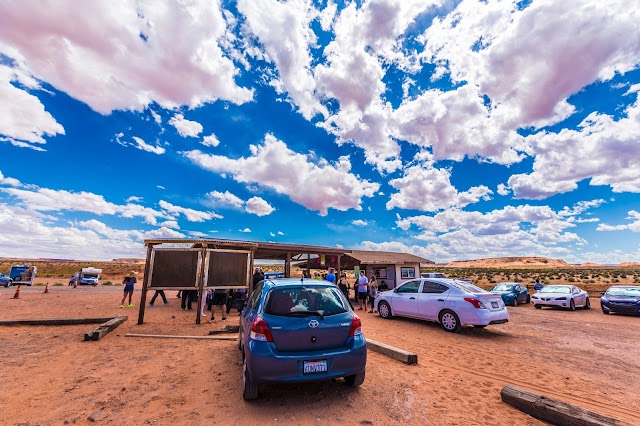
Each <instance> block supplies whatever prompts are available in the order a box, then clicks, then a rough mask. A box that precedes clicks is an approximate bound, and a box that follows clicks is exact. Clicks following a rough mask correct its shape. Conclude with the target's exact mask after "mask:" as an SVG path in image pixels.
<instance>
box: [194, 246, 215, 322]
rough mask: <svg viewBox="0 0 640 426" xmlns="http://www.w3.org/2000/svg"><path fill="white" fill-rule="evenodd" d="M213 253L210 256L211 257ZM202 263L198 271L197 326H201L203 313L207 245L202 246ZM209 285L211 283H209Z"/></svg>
mask: <svg viewBox="0 0 640 426" xmlns="http://www.w3.org/2000/svg"><path fill="white" fill-rule="evenodd" d="M212 254H213V253H211V254H209V255H210V256H211V255H212ZM201 256H202V261H201V262H200V270H199V271H198V307H197V311H196V324H200V314H201V313H202V298H203V297H205V296H204V274H205V269H206V265H205V264H206V262H205V260H206V258H207V243H204V244H202V251H201ZM207 285H209V283H207ZM211 309H212V310H211V313H213V308H211Z"/></svg>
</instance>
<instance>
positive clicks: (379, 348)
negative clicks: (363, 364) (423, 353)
mask: <svg viewBox="0 0 640 426" xmlns="http://www.w3.org/2000/svg"><path fill="white" fill-rule="evenodd" d="M367 349H368V350H372V351H375V352H380V353H381V354H383V355H386V356H388V357H391V358H393V359H397V360H398V361H400V362H404V363H405V364H407V365H411V364H417V363H418V355H416V354H414V353H412V352H409V351H405V350H404V349H400V348H396V347H394V346H391V345H387V344H386V343H382V342H378V341H375V340H371V339H367Z"/></svg>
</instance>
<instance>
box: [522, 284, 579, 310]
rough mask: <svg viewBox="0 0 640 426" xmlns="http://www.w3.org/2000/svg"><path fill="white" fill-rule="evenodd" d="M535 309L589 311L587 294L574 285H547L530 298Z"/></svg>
mask: <svg viewBox="0 0 640 426" xmlns="http://www.w3.org/2000/svg"><path fill="white" fill-rule="evenodd" d="M531 302H533V306H535V308H536V309H542V307H543V306H556V307H559V308H568V309H570V310H572V311H575V310H576V308H584V309H590V308H591V302H590V301H589V294H588V293H587V292H586V291H584V290H582V289H581V288H579V287H576V286H575V285H555V284H554V285H547V286H545V287H544V288H543V289H542V290H540V291H539V292H537V293H535V294H534V295H533V296H531Z"/></svg>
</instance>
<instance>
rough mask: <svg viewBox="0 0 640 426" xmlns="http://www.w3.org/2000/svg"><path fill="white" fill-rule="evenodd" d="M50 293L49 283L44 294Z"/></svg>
mask: <svg viewBox="0 0 640 426" xmlns="http://www.w3.org/2000/svg"><path fill="white" fill-rule="evenodd" d="M47 293H49V283H47V286H46V287H45V288H44V294H47Z"/></svg>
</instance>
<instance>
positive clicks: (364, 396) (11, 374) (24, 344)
mask: <svg viewBox="0 0 640 426" xmlns="http://www.w3.org/2000/svg"><path fill="white" fill-rule="evenodd" d="M14 291H15V289H0V319H22V318H62V317H98V316H115V315H121V314H123V313H124V314H127V315H129V321H127V322H125V323H124V324H123V325H121V326H120V327H119V328H117V329H116V330H115V331H113V332H112V333H110V334H109V335H107V336H106V337H105V338H103V339H102V340H100V341H98V342H83V341H82V336H83V333H84V332H85V331H87V330H89V329H91V328H93V327H94V326H93V325H83V326H58V327H52V326H46V327H42V326H40V327H34V326H32V327H27V326H12V327H7V326H3V327H0V348H1V349H0V357H1V359H2V362H1V363H0V389H1V392H0V393H1V395H0V424H2V425H60V424H65V423H67V424H93V422H92V421H91V420H89V417H90V416H92V415H93V418H94V419H95V420H97V421H98V422H99V423H102V424H114V425H119V424H129V425H141V424H156V425H181V424H221V425H255V424H260V425H276V424H285V425H326V424H340V425H358V424H368V423H367V422H371V424H374V425H418V424H419V425H423V424H426V425H471V424H478V425H486V424H491V425H537V424H541V423H540V422H539V421H537V420H535V419H532V418H531V417H529V416H527V415H525V414H523V413H521V412H519V411H518V410H516V409H514V408H512V407H510V406H508V405H506V404H504V403H502V402H501V401H500V389H501V388H502V387H503V386H504V385H505V384H507V383H511V384H514V385H517V386H521V387H524V388H527V389H530V390H532V391H536V392H539V393H543V394H545V395H547V396H549V397H553V398H557V399H561V400H563V401H566V402H570V403H574V404H577V405H580V406H583V407H585V408H588V409H591V410H593V411H597V412H600V413H602V414H608V415H613V416H617V417H619V418H621V419H623V420H626V421H628V422H631V423H638V424H640V398H638V395H639V394H640V382H639V381H638V380H637V378H638V372H639V371H640V346H639V345H638V341H639V338H640V332H639V328H638V326H639V325H640V318H635V317H622V316H613V315H612V316H605V315H603V314H602V313H601V312H600V310H599V309H592V310H591V311H575V312H565V311H557V310H546V309H544V310H542V311H538V310H534V309H533V306H531V305H526V306H519V307H517V308H512V307H509V311H510V314H511V322H510V323H508V324H505V325H500V326H493V327H487V328H486V329H484V330H479V329H472V328H469V329H464V330H463V331H462V333H460V334H457V335H456V334H449V333H446V332H444V331H443V330H441V329H440V328H439V326H438V325H436V324H430V323H425V322H421V321H414V320H406V319H394V320H389V321H387V320H383V319H381V318H380V317H378V316H374V315H372V314H361V317H362V319H363V329H364V332H365V335H366V336H367V337H369V338H372V339H375V340H378V341H381V342H385V343H388V344H392V345H395V346H398V347H401V348H404V349H407V350H410V351H413V352H415V353H417V354H418V357H419V364H418V365H416V366H406V365H404V364H402V363H400V362H398V361H394V360H392V359H390V358H387V357H385V356H383V355H381V354H378V353H375V352H372V351H370V352H369V358H368V365H367V378H366V381H365V383H364V384H363V385H362V386H361V387H360V388H357V389H352V388H349V387H347V386H346V385H345V384H344V383H343V382H342V381H338V382H335V383H331V382H321V383H315V384H305V385H272V386H265V387H263V388H261V397H260V399H259V400H258V401H255V402H251V403H247V402H244V401H243V400H242V391H241V357H240V354H239V352H238V350H237V348H236V342H233V341H204V340H173V339H172V340H169V339H167V340H164V339H163V340H158V339H136V338H127V337H124V335H125V334H126V333H149V334H182V335H206V334H207V333H208V331H209V330H212V329H217V328H220V327H221V326H222V323H221V322H220V321H219V319H218V321H216V323H214V324H208V323H206V322H205V323H204V324H202V325H195V324H194V322H195V321H194V320H195V310H194V311H185V312H183V311H181V310H180V304H179V300H178V299H176V298H175V293H174V292H168V296H170V298H169V300H170V302H171V304H170V305H167V306H164V305H162V303H161V302H160V303H159V304H157V305H156V306H155V307H153V308H147V316H146V318H145V324H143V325H141V326H138V325H137V324H136V320H137V313H138V310H137V303H138V301H139V296H140V293H139V292H136V294H135V301H136V308H135V309H134V308H131V309H120V308H119V303H120V296H121V292H122V287H96V288H93V287H80V288H77V289H73V288H71V287H51V293H50V294H42V291H43V288H42V287H33V288H24V287H23V288H22V298H21V299H19V300H14V299H12V296H13V294H14ZM592 302H593V305H594V307H597V306H598V301H597V300H593V301H592ZM237 318H238V317H237V315H235V314H233V313H232V315H231V316H230V321H228V322H229V323H231V324H237Z"/></svg>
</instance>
